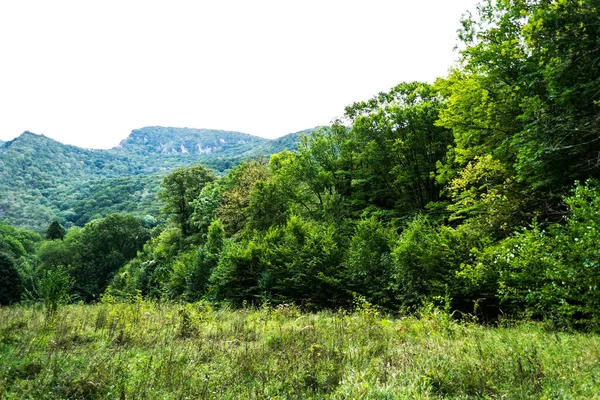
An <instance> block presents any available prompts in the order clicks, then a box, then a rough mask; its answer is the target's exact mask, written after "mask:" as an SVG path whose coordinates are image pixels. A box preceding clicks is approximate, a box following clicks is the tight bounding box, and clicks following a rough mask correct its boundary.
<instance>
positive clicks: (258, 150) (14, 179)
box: [0, 127, 310, 232]
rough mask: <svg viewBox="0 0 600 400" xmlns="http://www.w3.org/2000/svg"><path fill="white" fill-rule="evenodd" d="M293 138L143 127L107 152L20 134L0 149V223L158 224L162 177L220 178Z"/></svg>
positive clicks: (41, 227) (294, 139) (294, 137)
mask: <svg viewBox="0 0 600 400" xmlns="http://www.w3.org/2000/svg"><path fill="white" fill-rule="evenodd" d="M308 131H310V130H308ZM298 135H299V134H298V133H292V134H289V135H286V136H283V137H281V138H279V139H275V140H269V139H263V138H259V137H257V136H252V135H248V134H245V133H240V132H230V131H218V130H209V129H189V128H163V127H147V128H142V129H136V130H134V131H133V132H132V133H131V134H130V135H129V137H128V138H127V139H125V140H123V141H122V142H121V143H120V144H119V146H117V147H115V148H113V149H110V150H90V149H81V148H78V147H75V146H68V145H64V144H62V143H59V142H57V141H55V140H52V139H50V138H48V137H45V136H43V135H37V134H34V133H31V132H25V133H23V134H22V135H20V136H19V137H17V138H16V139H14V140H12V141H9V142H7V143H6V145H5V146H4V147H2V148H1V149H0V193H2V196H0V221H3V222H6V223H9V224H12V225H14V226H18V227H22V228H29V229H35V230H37V231H40V232H41V231H43V230H44V229H45V228H46V227H47V225H48V224H49V223H50V222H52V221H53V220H58V221H60V222H61V223H62V224H63V225H65V226H72V225H75V226H83V225H84V224H85V223H86V222H88V221H90V220H91V219H93V218H97V217H100V216H103V215H106V214H109V213H111V212H129V213H133V214H134V215H137V216H140V217H142V218H144V217H148V219H156V218H159V215H158V214H159V213H158V210H159V208H160V204H159V203H158V199H157V197H156V192H157V189H158V185H159V183H160V180H161V179H162V177H163V176H164V174H165V173H167V172H169V171H171V170H173V169H174V168H176V167H180V166H186V165H192V164H195V163H198V162H202V163H203V164H204V165H207V166H209V167H211V168H213V169H214V170H215V171H217V172H218V173H224V172H225V171H228V170H229V169H230V168H232V167H233V166H235V165H237V164H239V163H240V161H241V160H243V159H245V158H248V157H256V156H268V155H270V154H272V153H273V152H279V151H282V150H284V149H292V150H293V149H295V148H296V143H297V141H298Z"/></svg>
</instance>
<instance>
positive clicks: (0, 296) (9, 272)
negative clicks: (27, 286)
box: [0, 253, 23, 306]
mask: <svg viewBox="0 0 600 400" xmlns="http://www.w3.org/2000/svg"><path fill="white" fill-rule="evenodd" d="M0 276H1V277H2V279H1V280H0V306H6V305H8V304H12V303H16V302H18V301H19V300H20V299H21V293H22V292H23V282H22V279H21V276H20V275H19V272H18V270H17V268H16V266H15V262H14V260H13V259H12V258H11V257H10V256H9V255H8V254H6V253H0Z"/></svg>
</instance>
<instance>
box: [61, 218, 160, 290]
mask: <svg viewBox="0 0 600 400" xmlns="http://www.w3.org/2000/svg"><path fill="white" fill-rule="evenodd" d="M149 238H150V235H149V233H148V231H147V230H146V229H145V228H144V227H143V226H142V223H141V221H140V220H139V219H137V218H135V217H133V216H130V215H121V214H113V215H108V216H107V217H105V218H102V219H99V220H94V221H92V222H90V223H88V224H86V226H85V227H83V228H82V229H81V230H79V231H75V232H74V233H71V230H70V231H69V233H67V236H66V237H65V241H67V243H69V245H70V246H72V247H71V249H72V251H73V261H72V264H71V270H70V272H71V274H72V276H73V277H74V278H75V287H74V289H75V291H76V293H77V294H78V295H79V296H81V298H82V299H84V300H86V301H90V300H93V299H96V298H97V297H98V296H99V295H100V294H101V293H102V292H103V291H104V289H106V287H107V286H108V284H109V282H110V281H111V280H112V278H113V276H114V273H115V272H116V271H117V270H118V269H119V268H121V267H122V266H123V265H125V264H126V263H127V262H128V261H129V260H131V259H133V258H134V257H135V256H136V255H137V252H138V251H140V250H141V249H142V247H143V245H144V243H146V241H147V240H148V239H149Z"/></svg>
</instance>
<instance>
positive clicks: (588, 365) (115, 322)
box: [0, 299, 600, 399]
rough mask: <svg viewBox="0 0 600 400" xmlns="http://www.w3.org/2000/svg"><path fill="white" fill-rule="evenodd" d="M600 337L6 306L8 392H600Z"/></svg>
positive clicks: (365, 315)
mask: <svg viewBox="0 0 600 400" xmlns="http://www.w3.org/2000/svg"><path fill="white" fill-rule="evenodd" d="M598 393H600V337H598V336H596V335H588V334H583V333H563V332H553V331H548V330H547V329H545V328H544V327H543V326H542V325H536V324H531V323H527V324H521V325H516V326H512V327H502V328H490V327H483V326H480V325H476V324H472V323H467V322H463V323H459V322H455V321H452V320H451V319H449V318H448V316H447V315H446V314H444V313H443V312H441V311H437V310H429V311H428V312H425V313H424V314H423V315H422V316H421V317H406V318H400V319H394V318H385V317H384V316H381V315H379V314H378V313H377V312H376V311H375V310H373V309H372V308H370V307H362V308H360V309H359V310H357V311H356V312H353V313H347V312H344V311H340V312H321V313H314V314H304V313H300V312H299V311H298V309H296V308H295V307H293V306H280V307H277V308H275V309H270V308H260V309H241V310H235V311H233V310H227V309H220V310H216V309H213V308H212V307H211V306H210V305H209V304H206V303H196V304H187V305H185V306H182V305H173V304H159V303H151V302H146V301H143V300H141V299H138V301H136V302H133V303H117V304H111V303H108V302H105V303H100V304H97V305H70V306H66V307H63V308H61V309H59V310H58V311H57V313H56V314H55V315H54V316H52V317H47V316H46V315H45V313H44V311H43V310H42V309H41V308H36V307H7V308H0V398H5V399H28V398H30V399H58V398H64V399H100V398H102V399H111V398H117V399H130V398H136V399H144V398H147V399H202V398H218V399H223V398H225V399H226V398H232V399H233V398H235V399H252V398H261V399H262V398H271V399H304V398H332V399H397V398H400V399H402V398H406V399H415V398H417V399H441V398H444V399H454V398H455V399H469V398H488V399H544V398H546V399H577V398H581V399H594V398H596V399H598V398H600V395H599V394H598Z"/></svg>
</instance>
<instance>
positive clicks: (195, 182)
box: [159, 165, 217, 237]
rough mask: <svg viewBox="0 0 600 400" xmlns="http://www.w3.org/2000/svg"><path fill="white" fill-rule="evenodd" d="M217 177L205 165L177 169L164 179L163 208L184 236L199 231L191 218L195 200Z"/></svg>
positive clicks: (160, 195)
mask: <svg viewBox="0 0 600 400" xmlns="http://www.w3.org/2000/svg"><path fill="white" fill-rule="evenodd" d="M216 179H217V177H216V175H215V174H214V172H213V171H212V170H210V169H208V168H206V167H204V166H203V165H195V166H193V167H189V168H179V169H176V170H175V171H173V172H171V173H170V174H169V175H167V176H165V178H164V179H163V182H162V184H161V186H162V189H163V190H162V191H160V192H159V197H160V198H161V199H162V200H163V202H164V204H165V205H164V208H163V210H164V211H165V212H166V213H167V214H168V215H170V216H171V218H172V219H173V221H174V222H175V223H176V224H177V225H178V226H179V227H180V229H181V233H182V234H183V236H184V237H187V236H190V235H193V234H195V233H197V228H196V226H195V225H194V223H193V221H192V219H191V216H192V214H193V212H194V206H193V202H194V200H196V199H197V198H198V197H199V195H200V193H201V191H202V189H203V188H204V186H205V185H206V184H207V183H209V182H212V181H214V180H216Z"/></svg>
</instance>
